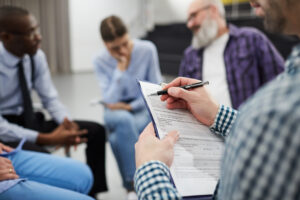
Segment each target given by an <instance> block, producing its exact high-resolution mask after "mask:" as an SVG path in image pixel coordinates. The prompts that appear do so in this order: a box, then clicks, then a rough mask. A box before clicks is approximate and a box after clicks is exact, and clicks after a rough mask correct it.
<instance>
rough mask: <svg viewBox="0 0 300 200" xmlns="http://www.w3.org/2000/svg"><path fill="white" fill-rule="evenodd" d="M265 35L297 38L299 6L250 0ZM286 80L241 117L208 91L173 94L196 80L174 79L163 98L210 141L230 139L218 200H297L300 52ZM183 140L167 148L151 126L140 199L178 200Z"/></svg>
mask: <svg viewBox="0 0 300 200" xmlns="http://www.w3.org/2000/svg"><path fill="white" fill-rule="evenodd" d="M250 2H251V5H252V6H253V7H254V8H255V12H256V14H258V15H260V16H264V23H265V26H266V28H267V29H268V30H270V31H274V32H275V31H276V32H284V33H285V34H296V35H298V36H300V21H299V20H297V19H299V17H300V1H299V0H250ZM285 66H286V69H285V72H284V73H282V74H281V75H279V76H278V77H277V78H276V79H275V80H273V81H271V82H270V83H268V84H266V85H265V86H264V87H263V88H261V89H260V90H259V91H258V92H257V93H256V94H254V95H253V96H252V97H251V98H250V99H248V100H247V101H246V103H245V104H243V105H242V106H241V108H240V110H239V111H236V110H234V109H232V108H230V107H226V106H224V105H218V104H216V103H215V102H214V100H213V99H211V97H210V95H209V94H208V92H207V91H206V89H205V88H204V87H202V88H197V89H193V90H191V91H186V90H183V89H181V88H178V87H176V86H181V85H185V84H190V83H195V82H196V81H197V80H195V79H189V78H177V79H175V80H174V81H172V82H171V83H170V84H168V85H167V86H166V88H169V90H168V95H164V96H162V97H161V99H162V100H163V101H166V102H167V107H168V108H169V109H176V108H183V109H188V110H189V111H191V113H192V114H193V115H194V116H195V117H196V118H197V119H198V120H199V121H200V122H202V123H203V124H205V125H207V126H209V127H210V128H211V130H212V132H213V133H215V134H218V135H221V136H222V137H224V138H225V151H224V156H223V160H222V166H221V175H220V180H219V184H218V186H217V188H216V190H215V194H214V196H213V198H214V199H227V200H235V199H250V200H251V199H288V200H291V199H295V200H296V199H300V157H299V153H300V123H299V122H300V44H299V45H297V46H296V47H295V48H294V49H293V51H292V53H291V55H290V57H289V58H288V60H287V61H286V63H285ZM178 137H179V134H178V133H177V132H176V131H174V132H170V133H169V135H167V136H166V137H165V138H164V139H163V140H158V139H157V138H155V136H154V130H153V126H152V125H151V124H150V125H148V127H147V128H146V129H145V130H144V132H143V133H142V134H141V136H140V138H139V141H138V142H137V144H136V165H137V171H136V174H135V188H136V190H137V194H138V197H139V199H181V197H180V195H179V194H178V192H177V191H176V189H175V188H174V187H173V185H172V184H171V183H170V180H169V176H170V175H169V167H170V166H171V164H172V160H173V146H174V144H175V142H176V140H177V139H178Z"/></svg>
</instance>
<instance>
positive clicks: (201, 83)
mask: <svg viewBox="0 0 300 200" xmlns="http://www.w3.org/2000/svg"><path fill="white" fill-rule="evenodd" d="M206 84H209V82H208V81H205V82H202V81H201V82H198V83H194V84H191V85H184V86H180V88H183V89H185V90H188V89H191V88H197V87H201V86H203V85H206ZM164 94H168V90H160V91H157V92H155V93H152V94H149V96H158V95H164Z"/></svg>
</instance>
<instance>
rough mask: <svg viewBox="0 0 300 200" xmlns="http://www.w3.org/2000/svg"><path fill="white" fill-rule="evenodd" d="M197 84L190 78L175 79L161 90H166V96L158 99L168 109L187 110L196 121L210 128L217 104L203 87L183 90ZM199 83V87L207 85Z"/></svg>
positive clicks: (197, 81)
mask: <svg viewBox="0 0 300 200" xmlns="http://www.w3.org/2000/svg"><path fill="white" fill-rule="evenodd" d="M199 82H200V81H199V80H196V79H191V78H184V77H179V78H176V79H175V80H173V81H172V82H171V83H169V84H167V85H166V86H165V87H164V88H163V90H167V94H165V95H162V96H161V97H160V99H161V100H162V101H166V106H167V108H168V109H187V110H189V111H190V112H191V113H192V114H193V115H194V116H195V118H196V119H197V120H198V121H200V122H201V123H203V124H204V125H207V126H211V125H212V124H213V123H214V119H215V117H216V115H217V113H218V109H219V105H218V103H216V102H215V101H214V100H213V98H212V97H211V96H210V94H209V92H208V91H207V90H206V89H205V87H200V86H199V85H198V86H197V87H193V88H194V89H193V90H187V89H184V88H186V87H184V86H186V85H194V84H196V83H199ZM200 83H202V84H201V86H203V85H205V84H207V83H206V82H200ZM194 86H195V85H194Z"/></svg>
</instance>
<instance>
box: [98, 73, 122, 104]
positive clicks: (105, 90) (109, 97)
mask: <svg viewBox="0 0 300 200" xmlns="http://www.w3.org/2000/svg"><path fill="white" fill-rule="evenodd" d="M101 76H102V78H101V77H99V78H98V79H99V83H100V86H101V90H102V91H101V92H102V96H103V101H104V102H106V103H117V102H119V101H120V99H121V95H122V85H123V79H124V77H123V76H124V72H121V71H120V70H118V69H115V71H114V73H113V74H112V77H111V78H110V77H108V75H101ZM104 76H107V77H104ZM108 80H109V81H108Z"/></svg>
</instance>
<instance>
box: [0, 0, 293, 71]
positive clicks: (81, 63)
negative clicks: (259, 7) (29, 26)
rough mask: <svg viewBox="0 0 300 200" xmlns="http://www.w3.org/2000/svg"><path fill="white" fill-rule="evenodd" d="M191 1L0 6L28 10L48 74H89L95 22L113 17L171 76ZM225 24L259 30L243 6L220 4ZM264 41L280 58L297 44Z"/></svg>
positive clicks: (229, 0) (232, 1)
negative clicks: (152, 49)
mask: <svg viewBox="0 0 300 200" xmlns="http://www.w3.org/2000/svg"><path fill="white" fill-rule="evenodd" d="M190 2H191V0H125V1H124V0H110V1H105V0H84V1H82V0H0V5H18V6H22V7H25V8H27V9H29V10H30V11H31V12H32V13H33V14H34V15H35V16H36V17H37V19H38V20H39V22H40V27H41V33H42V35H43V43H42V49H43V50H44V51H45V52H46V54H47V57H48V61H49V66H50V68H51V72H52V73H53V74H68V73H80V72H91V71H92V62H91V61H92V59H93V56H94V55H95V52H97V51H98V50H99V49H100V48H102V47H103V44H102V42H101V40H100V37H99V30H98V29H99V24H100V21H101V20H102V19H103V18H104V17H106V16H108V15H110V14H116V15H119V16H120V17H121V18H122V19H123V20H124V21H125V23H126V24H127V26H128V27H129V30H130V33H131V36H132V37H134V38H135V37H137V38H145V39H149V40H152V41H153V42H154V43H155V44H156V45H157V48H158V52H159V57H160V63H161V70H162V72H163V73H164V74H172V75H176V74H177V73H178V66H179V62H180V59H181V56H182V53H183V50H184V49H185V48H186V47H187V46H188V45H189V43H190V40H191V33H190V31H189V30H188V29H187V28H186V26H185V21H186V11H187V7H188V5H189V3H190ZM223 2H224V4H225V5H226V18H227V20H228V21H229V22H231V23H233V24H236V25H238V26H254V27H257V28H259V29H260V30H262V31H264V30H263V27H262V23H261V20H259V19H258V18H256V17H255V16H254V13H253V11H252V9H251V7H250V5H249V3H248V0H223ZM267 36H268V37H269V38H270V39H271V40H272V42H273V43H274V44H275V46H276V47H277V48H278V50H279V51H280V52H281V53H282V55H283V56H284V57H286V56H287V55H288V53H289V51H290V47H291V45H293V44H294V43H295V42H296V41H297V39H296V38H294V37H283V36H278V35H274V34H268V33H267Z"/></svg>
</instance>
